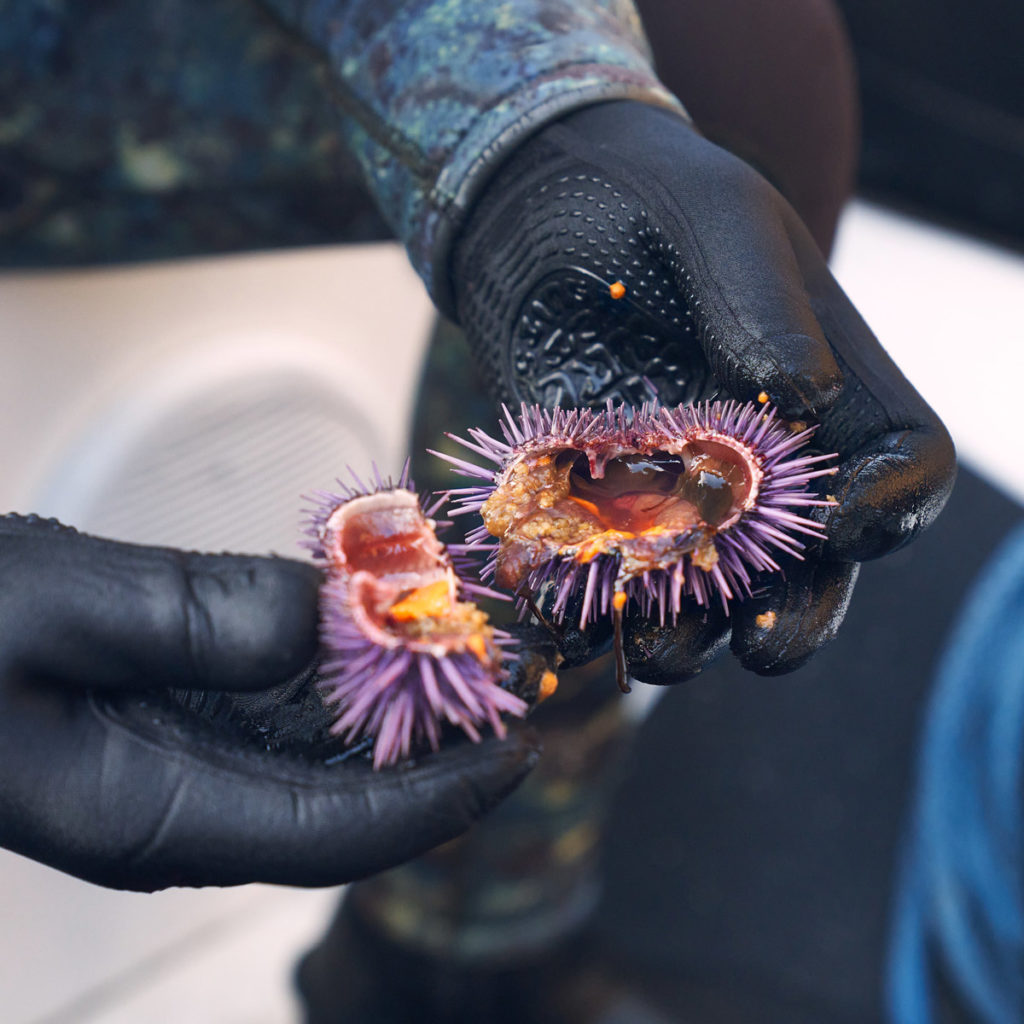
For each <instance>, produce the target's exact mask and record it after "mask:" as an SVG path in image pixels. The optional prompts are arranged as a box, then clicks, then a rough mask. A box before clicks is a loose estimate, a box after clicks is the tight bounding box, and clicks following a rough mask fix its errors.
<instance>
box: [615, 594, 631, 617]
mask: <svg viewBox="0 0 1024 1024" xmlns="http://www.w3.org/2000/svg"><path fill="white" fill-rule="evenodd" d="M628 600H629V598H628V597H626V592H625V591H624V590H617V591H616V592H615V594H614V595H613V596H612V607H613V608H614V609H615V610H616V611H617V612H621V611H622V609H623V608H625V607H626V602H627V601H628Z"/></svg>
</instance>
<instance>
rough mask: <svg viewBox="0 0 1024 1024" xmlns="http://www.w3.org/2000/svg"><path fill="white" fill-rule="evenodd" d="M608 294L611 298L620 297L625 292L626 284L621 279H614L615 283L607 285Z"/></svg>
mask: <svg viewBox="0 0 1024 1024" xmlns="http://www.w3.org/2000/svg"><path fill="white" fill-rule="evenodd" d="M608 294H609V295H610V296H611V297H612V298H613V299H621V298H622V296H623V295H625V294H626V286H625V285H624V284H623V283H622V282H621V281H616V282H615V284H613V285H609V287H608Z"/></svg>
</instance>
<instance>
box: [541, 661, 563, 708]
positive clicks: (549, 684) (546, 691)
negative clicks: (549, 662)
mask: <svg viewBox="0 0 1024 1024" xmlns="http://www.w3.org/2000/svg"><path fill="white" fill-rule="evenodd" d="M557 689H558V676H557V675H555V673H554V672H552V671H551V669H545V671H544V674H543V675H542V676H541V677H540V686H539V687H538V689H537V703H538V704H539V703H540V702H541V701H542V700H547V699H548V697H550V696H551V695H552V694H553V693H554V692H555V690H557Z"/></svg>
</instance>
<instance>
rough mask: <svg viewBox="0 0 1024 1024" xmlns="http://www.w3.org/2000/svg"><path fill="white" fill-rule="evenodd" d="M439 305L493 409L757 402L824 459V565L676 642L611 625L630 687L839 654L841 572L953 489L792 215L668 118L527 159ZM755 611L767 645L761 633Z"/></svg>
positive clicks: (581, 136)
mask: <svg viewBox="0 0 1024 1024" xmlns="http://www.w3.org/2000/svg"><path fill="white" fill-rule="evenodd" d="M617 281H621V282H622V284H623V285H624V286H625V294H624V296H623V297H622V298H619V299H615V298H613V297H612V295H611V294H610V286H611V285H612V284H614V283H615V282H617ZM452 285H453V290H454V295H455V310H456V315H457V318H458V320H459V322H460V323H461V325H462V327H463V328H464V330H465V331H466V334H467V335H468V337H469V340H470V343H471V345H472V347H473V348H474V350H475V353H476V355H477V357H478V361H479V363H480V365H481V367H482V368H483V369H484V372H485V374H487V376H488V377H489V380H490V383H491V385H492V389H493V391H494V392H495V394H496V395H497V397H499V398H500V399H502V400H503V401H505V402H509V403H513V404H515V403H518V402H520V401H526V402H539V403H541V404H543V405H546V406H553V405H556V404H561V405H563V406H575V405H603V404H604V402H605V401H606V399H608V398H612V399H614V400H616V401H621V400H626V401H630V402H633V403H639V402H640V401H643V400H645V399H648V398H651V397H654V395H653V394H652V393H651V388H650V385H653V387H654V389H655V393H656V394H657V396H658V397H659V398H660V399H661V401H662V403H663V404H666V405H674V404H676V403H678V402H692V401H695V400H697V399H700V398H705V397H709V396H711V395H714V394H722V395H724V396H725V397H732V398H737V399H741V400H745V401H751V400H755V399H756V398H757V396H759V395H760V393H761V392H765V393H766V394H767V396H768V398H769V399H770V401H771V402H772V403H773V404H775V405H776V406H778V407H779V409H780V411H781V412H782V414H783V415H785V416H787V417H789V418H791V419H805V420H810V421H819V422H820V424H821V426H820V429H819V432H818V434H817V437H816V439H815V447H816V448H817V449H818V450H820V451H836V452H838V453H839V456H840V463H839V465H840V469H839V474H838V475H837V476H836V477H833V478H830V479H829V483H828V485H827V491H828V492H829V493H831V494H833V495H834V496H835V497H836V498H837V499H838V501H839V505H838V507H836V508H834V509H831V510H828V511H823V512H822V514H821V519H822V521H823V522H824V523H825V526H826V529H827V531H828V541H827V542H826V543H825V545H824V548H823V549H822V550H820V552H819V551H815V550H814V549H811V551H810V552H809V556H808V558H807V560H806V561H805V562H803V563H800V562H794V561H792V560H790V561H788V562H787V564H786V566H785V569H786V571H785V575H784V576H783V575H781V574H776V575H775V576H774V577H770V578H768V579H762V580H760V581H759V582H762V583H764V584H765V585H766V587H767V589H766V591H765V593H764V594H763V596H761V597H759V598H758V599H757V600H749V601H746V602H743V603H738V604H733V606H732V609H731V615H729V616H728V617H726V616H725V615H724V614H722V613H721V612H720V610H717V609H713V610H711V611H710V612H708V613H707V614H703V613H697V612H695V614H694V615H692V616H683V617H681V619H680V622H679V623H678V625H677V626H676V627H675V628H674V629H658V628H655V627H652V626H650V625H649V624H647V623H645V622H644V621H643V620H642V619H641V618H640V617H639V616H629V617H627V636H626V644H625V646H626V651H627V656H628V660H629V667H630V671H631V673H632V674H633V675H635V676H636V677H637V678H639V679H647V680H650V681H652V682H671V681H674V680H677V679H682V678H686V677H688V676H691V675H693V674H694V673H695V672H696V671H699V669H700V667H701V666H702V665H703V664H704V663H705V662H706V661H707V660H708V658H709V657H710V656H711V655H712V654H713V653H715V652H716V651H718V650H719V649H721V648H722V647H723V646H724V644H725V643H726V642H728V641H729V639H730V635H731V645H732V649H733V651H734V652H735V653H736V655H737V656H738V657H739V658H740V660H741V661H742V663H743V664H744V665H746V666H747V667H749V668H751V669H753V670H754V671H757V672H761V673H765V674H775V673H781V672H785V671H789V670H792V669H794V668H796V667H797V666H799V665H800V664H802V663H803V662H804V661H806V660H807V658H809V657H810V655H811V654H812V653H813V651H814V650H816V649H817V648H818V647H819V646H820V645H821V644H822V643H824V642H825V641H826V640H828V639H831V637H832V636H834V634H835V631H836V629H837V628H838V625H839V623H840V622H841V620H842V617H843V615H844V613H845V610H846V607H847V604H848V602H849V598H850V593H851V590H852V588H853V585H854V582H855V579H856V574H857V565H856V563H857V562H859V561H861V560H863V559H868V558H875V557H878V556H880V555H884V554H886V553H888V552H890V551H892V550H894V549H896V548H898V547H900V546H901V545H902V544H904V543H906V542H907V541H908V540H910V539H911V538H912V537H913V536H914V535H915V534H916V533H918V532H919V531H920V530H921V529H923V528H924V527H925V526H927V525H928V524H929V523H930V522H931V521H932V520H933V519H934V518H935V516H936V515H937V514H938V513H939V511H940V510H941V509H942V506H943V504H944V503H945V500H946V498H947V497H948V495H949V492H950V490H951V488H952V483H953V477H954V472H955V467H954V451H953V445H952V442H951V440H950V438H949V435H948V433H947V432H946V430H945V428H944V427H943V425H942V423H941V422H940V421H939V419H938V418H937V417H936V415H935V414H934V413H933V412H932V410H931V409H930V408H929V407H928V406H927V404H926V403H925V402H924V401H923V399H922V398H921V397H920V396H919V395H918V394H917V393H916V392H915V391H914V389H913V388H912V387H911V386H910V384H909V383H908V382H907V381H906V380H905V379H904V377H903V376H902V374H901V373H900V372H899V370H898V369H897V368H896V366H895V365H894V364H893V362H892V360H891V359H889V357H888V356H887V355H886V353H885V352H884V351H883V350H882V348H881V347H880V345H879V344H878V342H877V340H876V339H875V337H874V335H872V333H871V331H870V330H869V328H868V327H867V325H866V324H865V323H864V321H863V320H862V319H861V317H860V316H859V314H858V313H857V311H856V310H855V309H854V307H853V306H852V304H851V303H850V301H849V299H848V298H847V297H846V295H845V294H844V293H843V291H842V290H841V289H840V287H839V286H838V285H837V284H836V282H835V280H834V279H833V278H832V276H831V274H830V273H829V271H828V268H827V267H826V266H825V262H824V260H823V259H822V257H821V254H820V252H819V250H818V248H817V247H816V246H815V244H814V242H813V241H812V239H811V238H810V236H809V234H808V233H807V230H806V229H805V227H804V226H803V224H802V223H801V222H800V219H799V218H798V217H797V215H796V214H795V213H794V211H793V210H792V209H791V208H790V206H789V205H788V204H787V203H786V201H785V200H784V199H783V198H782V196H780V195H779V194H778V192H776V191H775V189H773V188H772V186H771V185H769V184H768V182H767V181H765V180H764V179H763V178H762V177H761V176H760V175H759V174H757V173H756V172H755V171H754V170H753V169H752V168H750V167H749V166H748V165H747V164H745V163H743V162H742V161H741V160H738V159H736V158H735V157H733V156H731V155H730V154H728V153H727V152H725V151H724V150H721V149H719V148H718V147H716V146H714V145H712V144H711V143H709V142H708V141H707V140H706V139H704V138H703V137H702V136H701V135H700V134H699V133H698V132H697V131H695V130H694V129H693V128H692V127H691V126H690V125H689V124H688V123H687V122H686V121H684V120H683V119H682V118H681V117H679V116H678V115H676V114H674V113H671V112H669V111H667V110H662V109H660V108H656V107H653V106H647V105H644V104H641V103H636V102H616V103H608V104H602V105H597V106H592V107H588V108H585V109H582V110H580V111H577V112H575V113H573V114H570V115H569V116H567V117H565V118H564V119H562V120H560V121H557V122H554V123H552V124H550V125H548V126H547V127H546V128H544V129H543V130H542V131H541V132H540V133H538V134H537V135H536V136H534V137H532V138H531V139H529V140H528V141H527V142H525V143H524V144H523V145H522V146H521V147H519V149H517V150H516V151H515V152H514V153H513V155H512V157H511V158H510V159H509V160H508V161H507V162H506V164H505V165H503V167H502V168H501V169H499V171H498V172H497V174H496V175H495V177H494V178H493V179H492V180H491V182H490V183H489V184H487V185H486V186H485V188H484V191H483V193H482V195H481V196H480V197H479V198H478V200H477V202H476V203H475V205H474V207H473V208H472V209H471V211H470V216H469V218H468V220H467V223H466V225H465V227H464V229H463V230H462V232H461V234H460V236H459V238H458V239H457V242H456V245H455V248H454V251H453V259H452ZM648 382H649V383H648ZM768 610H771V611H773V612H775V624H774V628H772V629H770V630H767V629H765V628H762V627H761V626H759V625H758V624H757V621H756V619H757V616H758V615H760V614H761V613H763V612H766V611H768ZM762 621H764V620H762Z"/></svg>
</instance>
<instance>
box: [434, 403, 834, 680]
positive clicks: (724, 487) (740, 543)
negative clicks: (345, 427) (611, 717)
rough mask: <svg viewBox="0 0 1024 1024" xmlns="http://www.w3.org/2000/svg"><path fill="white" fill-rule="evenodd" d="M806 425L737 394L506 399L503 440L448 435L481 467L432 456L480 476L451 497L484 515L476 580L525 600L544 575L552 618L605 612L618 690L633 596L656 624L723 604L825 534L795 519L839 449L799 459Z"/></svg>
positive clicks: (475, 540)
mask: <svg viewBox="0 0 1024 1024" xmlns="http://www.w3.org/2000/svg"><path fill="white" fill-rule="evenodd" d="M814 429H815V428H814V427H807V426H806V425H804V424H799V423H798V424H789V423H786V422H784V421H783V420H781V419H780V418H779V416H778V414H777V412H776V410H774V409H773V408H771V407H769V406H766V405H758V404H755V403H746V404H744V403H740V402H735V401H725V402H721V401H715V402H704V403H701V404H699V405H694V406H683V405H680V406H677V407H675V408H665V407H661V406H659V405H657V404H656V403H651V404H646V405H643V406H641V407H639V408H634V407H632V406H627V405H622V406H613V405H612V404H611V403H609V405H608V406H607V407H606V408H604V409H601V410H591V409H572V410H568V411H566V410H562V409H555V410H551V411H548V410H545V409H542V408H541V407H539V406H527V405H524V406H522V408H521V411H520V413H519V415H518V416H514V415H513V414H512V413H511V412H509V410H508V409H505V418H504V420H503V422H502V423H501V431H502V434H503V436H504V440H499V439H498V438H495V437H492V436H490V435H489V434H487V433H486V432H484V431H482V430H479V429H474V430H470V431H469V439H466V438H460V437H456V436H454V435H449V436H450V437H451V438H452V440H453V441H455V442H457V443H458V444H460V445H462V446H463V447H464V448H467V449H468V450H470V451H471V452H473V453H475V454H476V455H478V456H481V457H482V458H484V459H486V460H487V461H488V462H489V463H491V465H489V466H480V465H477V464H475V463H473V462H471V461H468V460H465V459H461V458H457V457H455V456H453V455H446V454H443V453H440V452H434V453H433V454H435V455H439V456H440V457H441V458H443V459H445V460H446V461H447V462H449V463H451V464H452V465H453V466H454V467H455V469H456V470H457V471H458V472H461V473H463V474H466V475H469V476H471V477H475V478H477V479H478V480H482V481H484V482H483V483H482V484H480V485H477V486H474V487H466V488H461V489H455V490H453V491H450V492H449V494H450V495H451V497H452V498H453V499H454V502H455V507H454V508H453V510H452V513H451V514H452V515H461V514H469V513H478V514H479V515H480V516H481V517H482V519H483V524H482V525H481V526H479V527H477V528H476V529H474V530H473V531H471V532H470V533H469V534H468V536H467V540H468V544H467V545H466V549H467V550H470V551H472V550H481V549H489V554H490V559H489V561H488V563H487V565H486V567H485V570H484V578H485V579H493V581H494V582H495V584H496V585H497V586H499V587H502V588H505V589H508V590H511V591H513V592H514V593H516V594H517V595H518V596H520V597H521V598H523V599H524V600H526V601H527V602H530V601H532V599H533V597H534V595H537V594H538V593H539V592H540V591H541V590H542V588H544V587H545V586H553V588H554V600H553V602H552V603H551V606H550V614H551V615H552V616H553V618H554V619H555V620H556V621H560V620H561V619H562V618H564V616H565V613H566V609H567V607H568V602H569V598H570V597H571V596H572V595H573V594H579V595H580V619H579V623H580V627H581V628H583V627H585V626H586V625H587V624H588V623H589V622H593V621H595V620H596V619H598V618H599V617H601V616H608V615H610V616H611V617H612V618H613V620H614V623H615V635H616V653H617V656H618V662H619V675H620V683H622V684H623V685H624V665H623V660H622V641H621V637H622V634H621V620H622V614H623V610H624V609H625V608H626V606H627V604H628V603H629V602H630V601H632V602H635V604H636V605H637V606H638V607H639V609H640V611H641V612H642V614H644V615H645V616H650V617H657V618H658V620H659V621H660V622H661V623H662V624H664V623H665V621H666V619H669V620H672V621H674V620H675V619H676V617H677V616H678V615H679V614H680V612H681V611H682V609H683V606H684V600H686V599H688V598H690V599H692V600H693V601H695V602H696V604H697V605H700V606H707V605H709V604H710V603H711V601H712V600H713V599H715V598H716V596H717V598H718V600H720V601H721V603H722V605H723V607H724V608H725V609H726V611H728V607H729V601H730V600H733V599H742V598H744V597H747V596H749V595H750V594H751V592H752V586H753V581H754V576H755V575H756V574H758V573H765V572H778V571H779V570H780V569H781V568H782V566H781V565H780V563H779V562H778V561H777V559H776V555H778V554H780V553H781V554H785V555H788V556H791V557H793V558H797V559H799V558H802V557H803V555H802V552H803V550H804V547H805V542H804V541H803V540H801V537H805V538H815V539H821V538H823V537H824V532H823V530H822V527H821V526H820V525H819V524H818V523H816V522H814V521H813V520H811V519H809V518H807V516H806V515H805V514H802V512H806V510H807V509H808V508H810V507H814V506H828V505H832V504H834V501H833V500H832V499H829V498H821V497H820V496H819V495H817V494H816V493H814V492H813V490H812V489H811V488H810V486H809V485H810V483H811V481H812V480H814V479H815V478H817V477H821V476H826V475H830V474H833V473H835V472H836V469H835V467H834V466H832V467H828V466H824V465H823V463H826V462H828V461H830V460H832V459H834V458H835V456H834V455H820V454H813V455H809V454H804V455H801V454H799V453H800V450H801V449H803V448H804V447H805V446H806V445H807V444H808V442H809V441H810V439H811V437H812V436H813V434H814ZM495 467H496V468H495Z"/></svg>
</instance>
